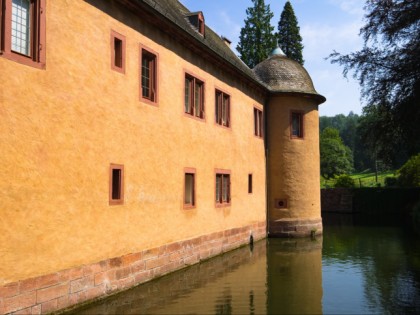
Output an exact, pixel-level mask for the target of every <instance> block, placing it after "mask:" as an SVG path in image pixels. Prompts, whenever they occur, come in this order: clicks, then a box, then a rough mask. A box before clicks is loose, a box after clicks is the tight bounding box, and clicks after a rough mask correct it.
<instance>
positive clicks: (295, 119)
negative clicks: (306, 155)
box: [290, 111, 304, 139]
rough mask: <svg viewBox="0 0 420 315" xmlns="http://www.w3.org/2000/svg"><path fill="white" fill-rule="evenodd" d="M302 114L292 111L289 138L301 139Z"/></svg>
mask: <svg viewBox="0 0 420 315" xmlns="http://www.w3.org/2000/svg"><path fill="white" fill-rule="evenodd" d="M303 116H304V115H303V112H301V111H292V112H291V113H290V138H292V139H303V131H304V129H303V127H304V125H303Z"/></svg>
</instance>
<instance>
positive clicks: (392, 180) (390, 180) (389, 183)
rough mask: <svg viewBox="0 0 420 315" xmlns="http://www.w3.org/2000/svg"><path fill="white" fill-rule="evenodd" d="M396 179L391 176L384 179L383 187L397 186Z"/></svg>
mask: <svg viewBox="0 0 420 315" xmlns="http://www.w3.org/2000/svg"><path fill="white" fill-rule="evenodd" d="M397 182H398V180H397V178H396V177H393V176H388V177H385V187H395V186H397Z"/></svg>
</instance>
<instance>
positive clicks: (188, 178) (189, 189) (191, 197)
mask: <svg viewBox="0 0 420 315" xmlns="http://www.w3.org/2000/svg"><path fill="white" fill-rule="evenodd" d="M194 207H195V169H192V168H186V169H185V170H184V208H194Z"/></svg>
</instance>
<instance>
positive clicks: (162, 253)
mask: <svg viewBox="0 0 420 315" xmlns="http://www.w3.org/2000/svg"><path fill="white" fill-rule="evenodd" d="M251 235H252V236H253V238H254V240H259V239H262V238H265V237H266V222H260V223H256V224H253V225H250V226H246V227H242V228H234V229H230V230H226V231H221V232H216V233H212V234H209V235H204V236H200V237H196V238H193V239H189V240H184V241H179V242H175V243H171V244H167V245H163V246H160V247H157V248H152V249H148V250H144V251H141V252H138V253H131V254H127V255H124V256H121V257H114V258H111V259H107V260H104V261H100V262H97V263H94V264H90V265H83V266H79V267H76V268H72V269H67V270H61V271H58V272H56V273H52V274H48V275H43V276H40V277H36V278H31V279H25V280H22V281H18V282H14V283H9V284H7V285H5V286H2V287H0V314H9V313H10V314H45V313H49V312H53V311H57V310H61V309H65V308H69V307H72V306H75V305H78V304H81V303H85V302H87V301H92V300H94V299H98V298H103V297H105V296H108V295H111V294H114V293H116V292H119V291H122V290H125V289H128V288H131V287H133V286H135V285H137V284H140V283H143V282H146V281H149V280H151V279H153V278H156V277H159V276H162V275H165V274H167V273H169V272H172V271H175V270H178V269H182V268H184V267H187V266H189V265H193V264H196V263H198V262H200V261H201V260H205V259H208V258H210V257H213V256H216V255H219V254H221V253H224V252H227V251H230V250H232V249H235V248H237V247H240V246H242V245H245V244H247V243H249V241H250V236H251Z"/></svg>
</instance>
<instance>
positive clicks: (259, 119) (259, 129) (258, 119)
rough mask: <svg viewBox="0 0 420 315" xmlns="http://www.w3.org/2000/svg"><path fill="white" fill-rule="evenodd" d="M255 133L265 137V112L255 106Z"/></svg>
mask: <svg viewBox="0 0 420 315" xmlns="http://www.w3.org/2000/svg"><path fill="white" fill-rule="evenodd" d="M254 134H255V135H256V136H257V137H260V138H262V137H263V113H262V110H260V109H258V108H255V107H254Z"/></svg>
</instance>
